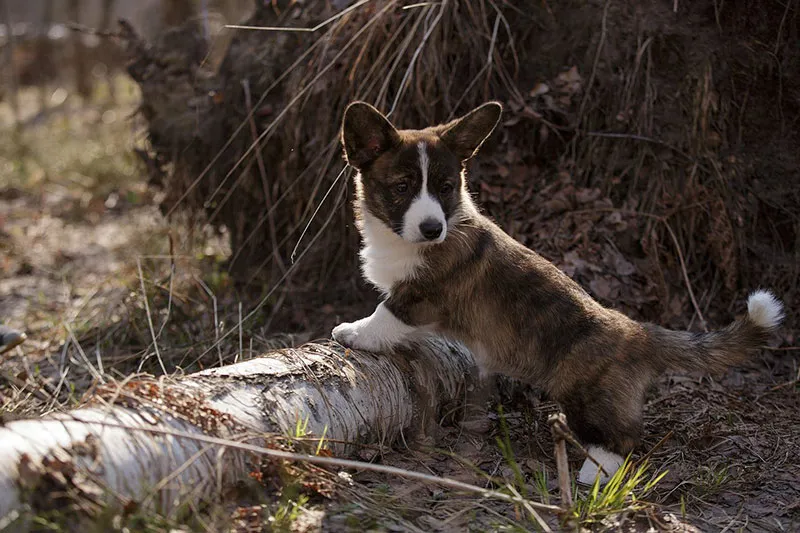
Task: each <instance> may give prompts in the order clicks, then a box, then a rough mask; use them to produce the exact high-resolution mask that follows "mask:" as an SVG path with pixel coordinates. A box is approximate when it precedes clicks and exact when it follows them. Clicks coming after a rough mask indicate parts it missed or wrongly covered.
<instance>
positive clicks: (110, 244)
mask: <svg viewBox="0 0 800 533" xmlns="http://www.w3.org/2000/svg"><path fill="white" fill-rule="evenodd" d="M120 83H121V87H120V88H119V89H118V91H117V102H116V103H115V104H114V105H109V104H105V105H100V104H97V105H96V104H93V103H92V104H90V105H74V106H66V107H62V108H60V109H58V110H57V111H54V112H53V113H51V115H50V116H48V117H44V118H40V119H37V120H35V121H31V122H29V123H28V124H26V125H25V126H24V128H22V129H21V130H20V131H14V129H13V128H12V126H10V124H9V122H8V120H6V121H5V122H4V125H3V128H4V129H5V131H4V132H3V138H4V139H5V140H4V141H3V142H2V143H0V176H2V179H3V180H6V183H5V184H4V185H3V186H2V187H0V322H2V323H4V324H7V325H10V326H12V327H16V328H19V329H22V330H24V331H26V333H27V335H28V337H29V339H28V340H27V342H25V343H24V344H23V345H22V346H20V347H18V348H15V349H14V350H12V351H11V352H9V353H7V354H5V355H3V356H2V357H3V359H2V361H1V362H0V413H2V416H3V417H4V418H5V419H13V418H19V417H31V416H39V415H41V414H44V413H47V412H51V411H53V410H61V409H67V408H70V407H74V406H75V405H77V404H78V403H79V402H80V397H81V395H82V394H83V392H85V391H86V390H88V389H89V387H90V386H91V384H92V379H91V376H92V375H93V374H95V373H98V372H99V373H101V374H106V375H112V376H115V377H118V378H119V377H122V376H126V375H128V374H130V373H132V372H138V371H149V372H153V373H158V372H160V370H159V368H160V365H161V363H163V364H164V365H165V367H166V369H167V370H168V371H170V372H172V371H176V370H181V371H191V370H194V369H197V368H200V367H204V366H210V365H217V364H224V363H228V362H231V361H232V360H233V358H234V357H237V356H238V357H240V358H241V357H244V358H246V357H250V356H253V355H257V354H258V353H263V351H264V350H267V349H269V348H270V347H274V346H278V345H285V344H296V343H299V342H302V341H304V340H307V339H309V338H310V337H311V335H312V333H313V334H315V335H318V334H321V333H320V332H310V333H309V334H307V335H294V336H290V335H280V334H277V333H276V332H275V328H274V327H273V326H272V325H271V324H270V323H269V318H268V317H265V318H264V319H262V320H260V321H257V322H256V323H254V324H249V325H248V326H247V329H246V331H245V339H246V340H245V345H244V347H242V346H234V345H231V346H226V345H224V344H223V345H222V347H221V349H220V351H218V352H217V353H216V354H211V355H210V356H206V357H205V358H200V357H199V356H197V353H199V352H200V350H198V349H197V347H200V346H203V345H204V344H205V345H208V343H209V342H210V341H211V340H213V339H214V337H215V335H218V333H219V331H220V329H221V328H222V325H223V324H226V323H227V324H229V325H230V324H232V323H235V321H236V319H237V317H238V316H240V315H239V314H238V313H239V312H240V305H239V303H240V302H241V301H242V300H241V298H240V295H238V294H237V293H236V289H235V288H234V287H233V286H232V284H231V283H230V281H229V280H228V278H227V277H226V274H225V272H224V268H223V267H222V266H221V265H222V264H223V261H224V258H225V254H226V249H225V244H224V239H221V238H219V236H215V235H211V234H206V233H204V232H203V231H198V232H196V233H197V234H192V235H191V236H185V235H182V236H181V238H178V237H176V229H175V227H174V226H173V227H172V228H171V227H170V226H169V225H168V224H167V223H166V221H165V220H164V218H163V217H162V215H161V213H160V212H159V210H158V209H157V208H156V207H155V205H156V202H155V199H154V195H155V194H157V193H154V192H152V191H151V190H149V189H148V187H147V185H146V183H145V180H144V178H143V177H142V175H143V174H144V172H143V169H142V167H141V165H140V164H139V162H138V161H137V159H136V156H135V155H134V154H133V153H132V149H133V148H134V147H135V146H137V145H140V144H141V143H142V142H143V136H142V133H141V131H139V130H137V129H136V128H135V126H134V124H135V121H131V120H130V116H131V115H132V114H133V113H134V111H135V102H136V94H135V89H134V88H133V87H132V86H131V85H130V84H128V83H126V82H124V81H120ZM33 98H34V97H33V96H30V97H29V98H28V100H24V101H30V102H32V101H33ZM100 99H101V100H102V95H101V98H100ZM5 118H6V119H7V117H5ZM336 312H337V313H346V312H347V311H346V310H336ZM334 315H335V313H332V316H331V320H332V321H334V322H335V320H336V317H335V316H334ZM343 318H355V317H349V316H348V317H343ZM326 327H327V325H326ZM154 338H155V342H157V343H158V346H159V348H160V350H159V354H158V357H160V358H162V360H161V361H157V360H156V356H155V355H154V351H153V350H152V347H153V339H154ZM239 351H241V352H242V353H238V352H239ZM798 355H800V354H798V352H796V351H792V350H791V349H785V350H783V351H780V350H777V351H764V352H763V353H761V354H760V355H759V356H758V357H755V358H753V359H752V360H751V361H750V362H748V363H747V364H746V365H744V366H742V367H741V368H738V369H735V370H732V371H730V372H728V373H727V374H725V375H724V376H722V377H720V378H718V379H712V378H710V377H708V376H701V375H689V376H686V375H680V376H678V375H673V376H665V377H663V378H662V379H660V380H659V381H658V382H657V383H656V384H655V386H654V387H653V390H652V391H651V393H650V394H649V396H648V402H647V406H646V408H645V420H646V425H645V432H644V434H645V437H644V442H643V444H642V446H641V447H640V448H639V449H638V450H637V452H636V453H635V454H634V456H633V459H634V460H639V459H642V458H643V457H644V456H647V459H648V463H649V470H648V474H647V478H648V479H650V477H651V476H654V475H656V474H657V473H660V472H666V475H665V476H664V477H663V478H662V479H661V480H660V481H659V482H658V483H656V484H655V486H654V487H653V488H652V490H650V491H649V492H648V493H647V494H645V495H643V499H644V502H646V503H645V504H644V505H641V506H640V507H636V508H635V506H634V505H632V501H631V500H630V498H628V499H626V500H625V501H624V502H623V503H621V504H617V505H616V506H615V505H612V504H608V505H607V507H605V508H604V507H602V505H600V503H599V502H598V500H597V499H596V498H595V499H592V498H591V496H590V495H589V494H588V491H586V490H583V489H581V491H580V493H579V494H578V500H579V501H582V502H594V504H595V507H593V508H591V509H589V510H587V509H586V508H584V509H583V511H582V512H583V513H584V514H583V515H582V516H583V517H584V518H585V519H586V520H585V522H584V525H585V526H587V527H591V528H593V529H609V530H630V531H658V530H670V528H671V529H672V530H675V531H680V530H683V531H695V530H700V531H774V532H785V531H796V530H798V529H800V430H799V429H798V428H800V385H799V384H798V381H797V378H798V361H800V358H798ZM517 389H519V390H517V391H516V392H514V393H513V394H505V395H504V399H503V400H502V405H501V406H497V408H496V409H495V412H494V413H493V414H492V415H491V418H492V421H493V424H492V426H493V427H492V430H491V435H490V436H487V438H486V439H485V440H483V441H478V442H476V441H473V440H470V439H467V438H466V437H465V436H464V435H463V434H461V433H460V432H459V431H458V430H457V429H456V428H445V429H444V431H443V434H442V435H441V439H440V441H439V442H438V443H437V446H438V447H437V448H436V449H424V448H423V449H414V450H409V449H403V448H397V449H394V450H377V451H376V450H370V449H365V450H364V451H363V452H362V457H361V458H362V459H364V460H367V461H372V462H376V461H379V462H381V463H384V464H390V465H394V466H399V467H403V468H407V469H409V470H416V471H422V472H426V473H429V474H432V475H438V476H444V477H449V478H454V479H458V480H462V481H467V482H469V483H472V484H477V485H485V486H502V485H503V484H504V483H506V484H508V485H510V486H513V487H515V489H516V490H518V491H519V492H520V493H522V494H525V495H527V496H528V497H530V498H531V499H535V500H538V501H545V502H548V501H553V502H555V501H557V496H556V495H557V494H558V491H557V483H556V474H555V461H554V459H553V442H552V439H551V437H550V431H549V428H548V425H547V422H546V420H547V416H548V415H549V414H551V413H552V412H554V411H555V406H554V405H553V404H551V403H548V402H544V401H541V400H540V399H539V398H538V396H536V395H535V394H533V393H532V392H531V391H529V390H527V389H525V388H522V387H517ZM572 460H573V461H572V466H577V465H579V464H580V462H581V459H580V457H578V456H577V455H575V456H574V457H572ZM353 480H354V485H350V486H347V487H343V488H342V489H341V491H337V492H335V493H334V494H333V495H329V497H327V498H321V497H317V498H314V497H312V498H310V499H309V498H308V497H306V496H302V495H300V494H299V493H297V491H293V490H289V487H287V486H284V487H280V488H277V489H276V488H272V489H270V490H266V489H263V493H262V494H260V495H255V496H254V495H253V494H252V492H251V493H250V494H249V495H248V497H247V501H248V503H247V504H244V503H241V502H233V503H231V502H225V503H224V504H222V508H223V509H224V510H225V512H224V513H222V514H224V515H225V518H224V519H223V518H219V513H217V519H216V521H214V520H211V519H206V520H201V519H198V518H196V517H192V518H187V522H186V524H177V523H170V524H169V527H171V528H176V529H192V530H195V529H197V530H218V529H222V528H225V529H229V530H235V531H261V530H265V531H271V530H290V531H315V530H320V528H321V529H322V530H325V531H354V530H359V531H360V530H367V531H466V530H470V531H527V530H536V529H537V526H536V525H535V522H533V521H531V520H530V516H529V515H527V514H526V512H525V510H524V509H519V508H514V507H512V506H510V505H507V504H498V503H496V502H490V501H488V500H486V499H477V498H476V497H474V496H465V495H463V494H458V493H454V492H452V491H449V490H442V489H440V488H438V487H435V486H431V485H427V484H424V483H421V482H416V481H408V480H404V479H400V478H391V477H387V476H385V475H378V474H375V473H371V472H369V471H367V470H365V471H362V472H357V473H353ZM639 489H640V487H637V488H636V489H635V490H634V491H633V494H637V493H638V491H639ZM640 496H642V495H641V494H640ZM254 501H255V503H253V502H254ZM584 505H586V506H588V505H589V504H588V503H585V504H584ZM212 514H214V513H211V512H210V513H209V516H211V515H212ZM159 524H160V525H159ZM551 525H552V526H556V527H557V524H555V523H553V522H552V521H551ZM161 527H167V526H165V525H164V524H163V523H162V522H157V521H156V520H155V519H153V520H152V521H151V522H150V523H149V525H148V526H147V527H144V528H143V529H145V530H158V529H159V528H161ZM54 528H55V526H54ZM651 528H652V529H651ZM694 528H696V529H694ZM44 529H47V528H44Z"/></svg>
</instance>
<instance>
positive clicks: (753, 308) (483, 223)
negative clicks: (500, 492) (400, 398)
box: [333, 102, 783, 483]
mask: <svg viewBox="0 0 800 533" xmlns="http://www.w3.org/2000/svg"><path fill="white" fill-rule="evenodd" d="M501 113H502V107H501V106H500V104H498V103H496V102H489V103H487V104H484V105H482V106H480V107H478V108H477V109H475V110H474V111H472V112H471V113H469V114H467V115H466V116H464V117H462V118H459V119H457V120H454V121H452V122H450V123H448V124H443V125H439V126H433V127H429V128H426V129H422V130H397V129H395V127H394V126H393V125H392V124H391V123H390V122H389V121H388V120H387V119H386V117H384V116H383V115H382V114H381V113H380V112H379V111H378V110H377V109H375V108H374V107H372V106H370V105H369V104H366V103H363V102H355V103H352V104H350V106H349V107H348V108H347V110H346V112H345V115H344V123H343V127H342V143H343V145H344V152H345V157H346V158H347V161H348V163H350V165H352V166H353V167H355V168H356V169H357V170H358V174H357V176H356V178H355V182H356V200H355V208H356V209H355V210H356V217H357V224H358V227H359V230H360V232H361V235H362V238H363V248H362V250H361V259H362V265H363V272H364V275H365V276H366V278H367V279H368V280H369V281H370V282H371V283H372V284H374V285H375V286H376V287H377V288H378V289H380V290H381V291H382V292H383V293H384V295H385V299H384V300H383V302H382V303H381V304H379V305H378V307H377V309H375V312H374V313H373V314H372V315H370V316H368V317H366V318H362V319H361V320H358V321H356V322H353V323H345V324H340V325H339V326H337V327H336V328H334V330H333V338H334V339H335V340H337V341H338V342H340V343H341V344H343V345H345V346H349V347H351V348H354V349H360V350H367V351H373V352H380V351H384V350H391V349H392V347H394V346H396V345H398V344H401V343H405V342H407V341H409V340H413V339H414V337H415V336H419V335H427V334H431V333H435V334H440V335H444V336H447V337H450V338H453V339H455V340H458V341H461V342H462V343H464V344H465V345H466V346H467V347H468V348H469V349H470V350H471V352H472V353H473V355H474V357H475V359H476V362H477V364H478V366H479V367H480V368H481V369H482V372H483V373H499V374H505V375H507V376H510V377H513V378H517V379H520V380H523V381H526V382H529V383H533V384H535V385H537V386H539V387H541V388H542V389H543V390H544V391H545V392H546V393H547V394H548V395H549V396H550V397H551V398H552V399H554V400H555V401H557V402H559V403H560V405H561V406H562V408H563V409H564V411H565V413H566V415H567V420H568V422H569V424H570V426H571V427H572V428H573V430H574V431H575V432H576V434H577V435H578V437H579V438H580V439H582V440H583V441H584V443H586V444H587V445H588V446H589V451H590V453H591V454H592V456H593V457H595V458H596V459H598V461H599V462H600V463H601V464H602V465H603V470H605V471H606V472H607V473H608V474H609V475H611V474H613V473H614V472H615V471H616V470H617V469H618V467H619V466H620V464H621V463H622V460H623V459H622V456H624V455H626V454H628V453H629V452H630V451H631V450H632V449H633V448H634V447H635V446H636V444H637V442H638V440H639V436H640V433H641V429H642V407H643V404H644V399H645V393H646V391H647V388H648V386H649V384H650V382H651V381H652V380H653V379H654V378H656V377H657V376H658V375H659V374H661V373H662V372H664V371H666V370H670V369H675V370H702V371H718V370H722V369H724V368H726V367H727V366H729V365H732V364H735V363H736V362H739V361H741V360H743V359H744V358H745V357H746V356H747V354H748V352H750V351H752V350H753V349H756V348H758V347H759V346H761V345H762V344H763V343H764V342H765V341H766V340H767V338H768V336H769V333H770V332H772V331H773V330H774V329H775V328H776V327H777V326H778V325H779V324H780V322H781V320H782V318H783V305H782V304H781V302H780V301H779V300H777V299H776V298H775V297H774V296H773V295H772V294H771V293H769V292H767V291H756V292H754V293H752V294H751V295H750V297H749V299H748V302H747V309H748V314H747V316H746V317H744V318H743V319H741V320H738V321H736V322H734V323H732V324H731V325H729V326H728V327H726V328H725V329H722V330H720V331H716V332H712V333H690V332H686V331H669V330H667V329H664V328H661V327H659V326H657V325H654V324H647V323H640V322H636V321H634V320H632V319H630V318H628V317H626V316H625V315H623V314H621V313H619V312H617V311H614V310H612V309H607V308H605V307H603V306H602V305H600V304H599V303H597V302H596V301H595V300H593V299H592V298H591V297H590V296H589V295H588V294H587V293H586V292H585V291H584V290H583V289H582V288H581V287H580V286H579V285H578V284H577V283H576V282H574V281H573V280H572V279H570V278H569V277H568V276H567V275H566V274H564V273H563V272H561V271H560V270H558V268H556V267H555V266H554V265H553V264H552V263H550V262H548V261H547V260H545V259H544V258H542V257H541V256H539V255H538V254H536V253H535V252H533V251H531V250H529V249H528V248H526V247H525V246H523V245H521V244H520V243H518V242H516V241H515V240H514V239H512V238H511V237H509V236H508V235H506V234H505V233H504V232H503V231H502V230H501V229H500V228H499V227H497V226H496V225H495V224H494V223H493V222H492V221H491V220H489V219H488V218H487V217H485V216H483V215H482V214H480V212H479V211H478V209H477V207H476V206H475V204H474V203H473V201H472V198H471V197H470V194H469V192H468V190H467V183H466V176H465V173H466V167H465V164H466V162H467V161H468V160H469V159H470V158H472V157H473V156H474V155H475V154H476V152H477V151H478V148H480V146H481V144H482V143H483V142H484V140H485V139H486V138H487V137H488V136H489V135H490V134H491V133H492V131H493V130H494V128H495V126H496V125H497V123H498V121H499V120H500V116H501ZM598 474H600V476H601V481H606V480H607V477H606V476H604V475H602V472H601V471H600V470H599V469H598V468H597V467H596V466H595V464H594V463H592V462H590V461H588V460H587V461H586V462H585V463H584V465H583V468H582V469H581V472H580V474H579V477H578V479H579V481H580V482H582V483H592V482H593V481H594V479H595V477H596V476H597V475H598Z"/></svg>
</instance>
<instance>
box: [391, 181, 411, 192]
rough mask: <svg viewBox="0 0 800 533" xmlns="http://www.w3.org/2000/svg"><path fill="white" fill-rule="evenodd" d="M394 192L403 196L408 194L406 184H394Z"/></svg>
mask: <svg viewBox="0 0 800 533" xmlns="http://www.w3.org/2000/svg"><path fill="white" fill-rule="evenodd" d="M394 190H395V192H397V193H400V194H405V193H406V192H408V183H405V182H401V183H396V184H395V186H394Z"/></svg>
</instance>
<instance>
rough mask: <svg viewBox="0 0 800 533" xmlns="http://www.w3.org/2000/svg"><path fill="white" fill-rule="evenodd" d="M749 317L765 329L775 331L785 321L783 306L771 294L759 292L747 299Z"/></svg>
mask: <svg viewBox="0 0 800 533" xmlns="http://www.w3.org/2000/svg"><path fill="white" fill-rule="evenodd" d="M747 316H748V317H749V318H750V320H752V321H753V322H755V323H756V325H758V326H760V327H762V328H764V329H774V328H776V327H778V325H780V323H781V321H782V320H783V304H782V303H781V301H780V300H778V299H777V298H775V295H773V294H772V293H771V292H769V291H764V290H758V291H755V292H754V293H752V294H751V295H750V297H749V298H748V299H747Z"/></svg>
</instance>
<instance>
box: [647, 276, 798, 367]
mask: <svg viewBox="0 0 800 533" xmlns="http://www.w3.org/2000/svg"><path fill="white" fill-rule="evenodd" d="M783 316H784V315H783V304H782V303H781V301H780V300H778V299H777V298H776V297H775V296H774V295H773V294H772V293H771V292H769V291H764V290H758V291H755V292H754V293H752V294H751V295H750V297H749V298H748V299H747V316H745V317H744V318H742V319H740V320H737V321H735V322H733V323H732V324H730V325H729V326H728V327H726V328H724V329H721V330H719V331H712V332H709V333H691V332H688V331H670V330H668V329H665V328H662V327H660V326H656V325H653V324H646V325H645V328H646V329H647V331H648V334H649V337H650V341H651V343H652V344H651V349H652V352H651V353H652V357H654V358H656V360H658V361H660V362H661V363H662V365H663V368H664V369H665V370H702V371H707V372H720V371H722V370H725V369H726V368H728V367H729V366H732V365H735V364H737V363H740V362H741V361H743V360H745V359H746V358H747V355H748V353H750V352H751V351H752V350H754V349H757V348H758V347H760V346H763V345H764V344H765V343H766V342H767V341H768V340H769V336H770V333H772V332H773V331H775V329H777V327H778V326H779V325H780V323H781V321H782V320H783Z"/></svg>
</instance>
